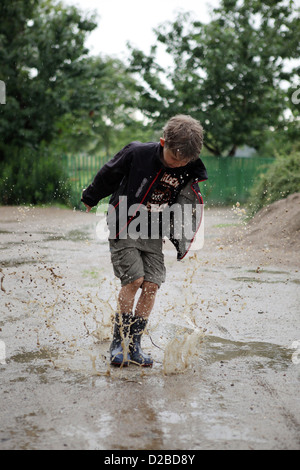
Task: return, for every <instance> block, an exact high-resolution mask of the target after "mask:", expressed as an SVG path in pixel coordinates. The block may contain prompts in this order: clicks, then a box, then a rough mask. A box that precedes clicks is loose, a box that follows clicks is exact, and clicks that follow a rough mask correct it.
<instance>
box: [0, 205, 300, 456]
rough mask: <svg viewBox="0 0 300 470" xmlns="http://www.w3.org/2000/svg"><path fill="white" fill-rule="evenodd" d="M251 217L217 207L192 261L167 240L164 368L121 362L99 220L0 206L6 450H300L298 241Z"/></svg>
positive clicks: (161, 314) (155, 330)
mask: <svg viewBox="0 0 300 470" xmlns="http://www.w3.org/2000/svg"><path fill="white" fill-rule="evenodd" d="M242 215H243V214H242V212H241V211H240V208H238V210H235V211H233V210H230V209H210V210H206V212H205V244H204V248H203V249H202V251H200V252H198V253H195V254H194V255H193V256H192V257H190V258H188V259H186V260H184V261H183V262H180V263H178V262H177V261H176V256H175V252H174V249H173V248H172V247H171V246H170V245H169V244H168V243H166V245H165V257H166V266H167V273H168V274H167V281H166V283H165V284H164V285H163V286H162V288H161V289H160V292H159V296H158V299H157V303H156V305H155V308H154V312H153V315H152V317H151V320H150V322H149V330H148V335H146V336H145V339H144V347H145V349H146V350H147V351H151V353H152V356H153V358H154V360H155V364H154V367H153V369H151V370H143V369H140V368H139V367H136V366H134V365H131V366H130V367H129V368H126V369H125V368H124V369H120V370H117V369H111V368H110V367H109V363H108V354H107V352H108V348H109V343H110V337H111V323H110V318H111V315H113V314H114V311H115V309H116V305H117V301H116V296H117V291H118V281H117V280H116V279H115V278H114V276H113V271H112V267H111V265H110V255H109V251H108V246H107V243H105V242H100V241H99V240H98V239H97V237H96V226H97V224H98V222H99V220H100V219H99V218H98V217H96V216H95V215H94V214H85V213H82V212H79V211H76V212H73V211H67V210H62V209H53V208H47V209H41V208H33V207H32V208H26V207H18V208H17V207H14V208H9V207H0V240H1V243H0V269H1V271H0V281H1V290H0V312H1V313H0V379H1V380H0V396H1V407H0V422H1V427H0V449H106V450H107V449H112V450H114V449H129V450H130V449H149V450H166V449H168V450H172V449H173V450H180V449H182V450H196V449H299V448H300V398H299V385H300V384H299V381H300V328H299V283H300V274H299V251H295V250H294V248H293V246H291V247H287V246H274V244H273V245H272V243H269V242H268V240H266V239H265V238H264V232H263V230H261V231H260V232H259V236H258V239H259V240H261V243H258V242H257V237H256V242H255V243H253V238H251V237H250V238H247V232H246V227H245V225H244V224H243V222H242ZM237 233H238V234H239V236H238V237H237ZM256 236H257V233H256Z"/></svg>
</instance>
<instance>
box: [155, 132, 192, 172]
mask: <svg viewBox="0 0 300 470" xmlns="http://www.w3.org/2000/svg"><path fill="white" fill-rule="evenodd" d="M160 144H161V146H162V147H163V163H164V165H165V166H167V167H168V168H180V167H182V166H186V165H187V164H188V163H189V160H188V159H185V160H179V158H178V157H176V155H174V153H173V152H171V150H169V149H167V148H165V139H163V138H161V139H160Z"/></svg>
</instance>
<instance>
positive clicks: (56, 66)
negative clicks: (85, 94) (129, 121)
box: [0, 0, 96, 161]
mask: <svg viewBox="0 0 300 470" xmlns="http://www.w3.org/2000/svg"><path fill="white" fill-rule="evenodd" d="M95 27H96V23H95V21H94V19H93V17H90V18H88V17H86V18H85V17H84V16H83V15H82V13H81V12H79V11H78V9H76V8H75V7H64V6H63V4H62V3H58V2H53V1H50V0H45V1H44V0H13V1H12V0H1V4H0V79H1V80H3V81H4V82H5V83H6V91H7V102H6V105H5V106H1V107H0V161H3V160H5V159H6V158H9V157H10V156H11V154H12V148H15V149H16V148H17V149H22V148H33V149H36V148H38V146H39V145H40V143H41V142H48V143H49V142H51V140H52V139H53V138H54V136H55V133H56V127H55V123H56V121H57V119H58V117H59V116H61V115H62V114H65V113H67V112H72V110H74V109H77V108H78V107H84V105H85V103H82V101H81V100H80V96H79V88H78V86H79V84H80V83H79V77H80V76H81V74H82V60H83V59H84V57H85V56H86V55H87V53H88V50H87V49H86V47H85V45H84V42H85V39H86V35H87V34H88V33H89V32H91V31H92V30H93V29H94V28H95Z"/></svg>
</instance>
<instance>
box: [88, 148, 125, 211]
mask: <svg viewBox="0 0 300 470" xmlns="http://www.w3.org/2000/svg"><path fill="white" fill-rule="evenodd" d="M132 157H133V152H132V144H129V145H127V146H126V147H124V148H123V149H122V150H120V152H119V153H117V154H116V155H115V156H114V157H113V158H112V159H111V160H110V161H109V162H107V163H106V164H105V165H104V166H103V167H102V168H101V170H100V171H99V172H98V173H97V175H96V176H95V178H94V181H93V182H92V184H90V186H88V188H87V189H85V190H84V191H83V194H82V199H81V201H82V202H84V203H85V204H87V205H89V206H90V207H94V206H96V205H97V204H98V202H99V201H100V200H101V199H103V198H105V197H107V196H110V195H111V194H113V193H114V192H115V191H116V190H117V188H118V187H119V185H120V183H121V181H122V179H123V177H124V176H125V175H127V174H128V173H129V170H130V166H131V162H132Z"/></svg>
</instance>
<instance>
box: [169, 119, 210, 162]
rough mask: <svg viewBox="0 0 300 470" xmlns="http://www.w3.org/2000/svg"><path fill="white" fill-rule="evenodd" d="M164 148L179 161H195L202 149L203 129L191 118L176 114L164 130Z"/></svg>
mask: <svg viewBox="0 0 300 470" xmlns="http://www.w3.org/2000/svg"><path fill="white" fill-rule="evenodd" d="M163 131H164V139H165V147H166V148H167V149H169V150H170V151H171V152H172V153H173V154H174V155H175V156H176V157H177V158H178V159H179V160H190V161H192V160H196V159H197V158H198V157H199V155H200V153H201V150H202V147H203V127H202V126H201V124H200V122H199V121H197V120H196V119H194V118H192V117H191V116H188V115H184V114H178V115H176V116H174V117H172V118H171V119H170V120H169V121H168V122H167V124H166V125H165V127H164V129H163Z"/></svg>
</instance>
